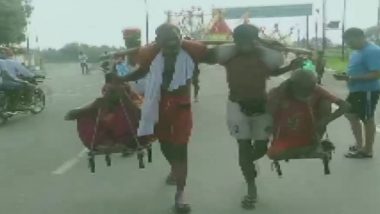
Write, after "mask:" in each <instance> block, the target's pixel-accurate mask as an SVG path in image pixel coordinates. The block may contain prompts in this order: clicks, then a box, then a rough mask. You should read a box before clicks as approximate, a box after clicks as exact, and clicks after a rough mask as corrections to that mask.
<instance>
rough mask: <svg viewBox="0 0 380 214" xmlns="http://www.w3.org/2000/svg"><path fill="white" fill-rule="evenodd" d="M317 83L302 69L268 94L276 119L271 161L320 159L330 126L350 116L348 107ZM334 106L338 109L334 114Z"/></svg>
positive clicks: (314, 75) (315, 76)
mask: <svg viewBox="0 0 380 214" xmlns="http://www.w3.org/2000/svg"><path fill="white" fill-rule="evenodd" d="M317 82H318V78H317V75H316V74H315V72H312V71H308V70H305V69H299V70H297V71H295V72H294V73H293V74H292V76H291V78H290V79H288V80H286V81H285V82H283V83H282V84H281V85H280V86H279V87H277V88H274V89H273V90H272V91H271V92H270V93H269V98H268V99H269V101H268V110H269V111H270V113H271V114H272V115H273V118H274V130H273V131H274V132H273V134H274V137H273V142H272V146H271V148H270V149H269V151H268V156H269V157H270V158H271V159H273V160H287V159H292V158H301V157H305V158H308V157H318V155H317V154H316V153H318V152H317V151H318V150H317V148H321V147H320V146H319V145H320V142H321V140H322V137H323V135H324V134H325V132H326V127H327V125H328V124H329V123H331V122H332V121H334V120H335V119H337V118H339V117H340V116H342V115H343V114H344V113H345V112H347V110H348V108H349V105H348V104H347V103H346V102H345V101H343V100H342V99H339V98H337V97H335V96H334V95H332V94H330V93H329V92H327V91H326V90H325V89H323V88H322V87H320V86H318V85H317ZM332 103H334V104H336V105H338V109H337V110H336V111H335V112H333V113H332V111H331V104H332ZM315 155H317V156H315Z"/></svg>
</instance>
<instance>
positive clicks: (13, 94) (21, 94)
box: [0, 76, 45, 125]
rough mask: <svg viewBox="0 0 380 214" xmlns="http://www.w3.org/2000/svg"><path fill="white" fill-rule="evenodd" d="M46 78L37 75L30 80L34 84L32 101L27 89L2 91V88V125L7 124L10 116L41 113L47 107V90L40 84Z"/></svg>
mask: <svg viewBox="0 0 380 214" xmlns="http://www.w3.org/2000/svg"><path fill="white" fill-rule="evenodd" d="M44 79H45V77H44V76H36V77H34V78H32V79H30V80H28V82H29V83H30V84H32V85H34V89H33V94H32V99H31V101H28V97H27V96H26V94H25V91H22V90H17V91H1V90H0V125H1V124H5V123H6V122H7V121H8V120H9V118H11V117H13V116H15V115H18V114H25V113H32V114H39V113H41V112H42V111H43V110H44V109H45V92H44V91H43V90H42V89H41V88H40V87H39V86H38V85H39V84H40V83H42V82H43V80H44Z"/></svg>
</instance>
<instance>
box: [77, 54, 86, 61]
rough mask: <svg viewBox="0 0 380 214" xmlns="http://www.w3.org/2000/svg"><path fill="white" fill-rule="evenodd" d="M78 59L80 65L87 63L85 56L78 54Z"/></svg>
mask: <svg viewBox="0 0 380 214" xmlns="http://www.w3.org/2000/svg"><path fill="white" fill-rule="evenodd" d="M78 58H79V61H80V63H87V60H88V57H87V56H86V54H80V55H79V57H78Z"/></svg>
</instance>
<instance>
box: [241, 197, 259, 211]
mask: <svg viewBox="0 0 380 214" xmlns="http://www.w3.org/2000/svg"><path fill="white" fill-rule="evenodd" d="M256 201H257V200H256V198H254V197H252V196H249V195H247V196H245V197H244V199H243V200H242V201H241V206H242V207H243V208H244V209H246V210H252V209H255V207H256V206H255V204H256Z"/></svg>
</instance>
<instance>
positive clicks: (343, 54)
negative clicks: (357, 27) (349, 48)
mask: <svg viewBox="0 0 380 214" xmlns="http://www.w3.org/2000/svg"><path fill="white" fill-rule="evenodd" d="M346 9H347V0H344V3H343V18H342V61H344V60H345V48H344V45H345V43H344V39H343V35H344V31H346Z"/></svg>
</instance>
